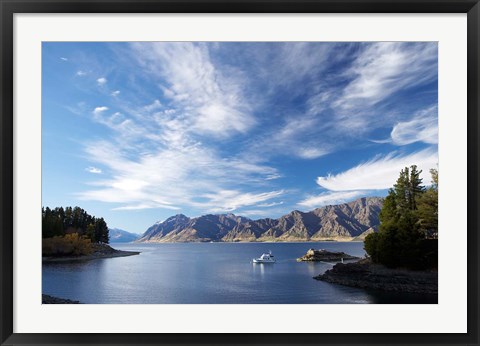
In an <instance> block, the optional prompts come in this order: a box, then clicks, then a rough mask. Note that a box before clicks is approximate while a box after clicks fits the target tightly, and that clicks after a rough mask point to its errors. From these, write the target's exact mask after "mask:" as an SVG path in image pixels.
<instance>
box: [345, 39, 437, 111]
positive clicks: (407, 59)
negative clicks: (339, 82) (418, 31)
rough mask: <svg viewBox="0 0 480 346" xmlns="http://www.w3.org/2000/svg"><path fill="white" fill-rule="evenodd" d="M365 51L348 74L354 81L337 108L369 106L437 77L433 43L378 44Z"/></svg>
mask: <svg viewBox="0 0 480 346" xmlns="http://www.w3.org/2000/svg"><path fill="white" fill-rule="evenodd" d="M366 47H367V48H366V49H365V50H364V51H362V52H361V53H360V55H359V56H358V57H357V58H356V60H355V61H354V63H353V65H352V67H351V68H350V70H349V71H348V74H350V75H351V76H353V77H354V78H353V80H352V81H351V82H350V83H349V84H348V85H347V87H346V88H345V89H344V90H343V95H342V96H341V97H340V98H339V99H338V100H337V101H336V102H335V105H336V106H338V107H342V108H343V109H354V108H358V107H365V106H371V105H373V104H375V103H377V102H379V101H381V100H383V99H385V98H386V97H388V96H390V95H391V94H393V93H395V92H397V91H398V90H401V89H404V88H407V87H408V88H412V87H414V86H416V85H419V84H422V83H425V82H428V81H432V80H433V79H434V78H436V76H437V45H436V44H435V43H425V44H423V43H417V44H415V43H414V44H412V43H403V42H379V43H374V44H371V45H368V46H366Z"/></svg>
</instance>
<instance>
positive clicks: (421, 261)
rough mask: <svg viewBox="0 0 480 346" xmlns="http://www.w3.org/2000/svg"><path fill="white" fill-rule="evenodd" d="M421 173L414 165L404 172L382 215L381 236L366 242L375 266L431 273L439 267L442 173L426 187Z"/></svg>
mask: <svg viewBox="0 0 480 346" xmlns="http://www.w3.org/2000/svg"><path fill="white" fill-rule="evenodd" d="M421 172H422V171H421V170H418V169H417V166H415V165H413V166H411V167H410V168H408V167H406V168H405V169H402V170H401V172H400V176H399V178H398V179H397V182H396V184H395V185H394V187H393V188H392V189H390V191H389V193H388V196H387V197H386V198H385V201H384V204H383V208H382V211H381V212H380V227H379V231H378V233H372V234H369V235H368V236H367V237H366V238H365V251H366V252H367V254H368V255H369V256H370V258H371V259H372V261H373V262H375V263H380V264H384V265H386V266H387V267H390V268H399V267H403V268H410V269H430V268H436V267H437V265H438V241H437V237H438V171H437V170H435V169H432V170H430V173H431V174H432V181H433V184H432V186H430V187H429V188H428V189H426V188H425V186H423V185H422V179H421V178H420V174H421Z"/></svg>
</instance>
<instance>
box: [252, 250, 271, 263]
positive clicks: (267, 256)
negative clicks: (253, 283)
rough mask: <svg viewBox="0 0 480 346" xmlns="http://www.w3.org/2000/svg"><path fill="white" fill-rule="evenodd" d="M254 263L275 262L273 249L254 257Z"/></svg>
mask: <svg viewBox="0 0 480 346" xmlns="http://www.w3.org/2000/svg"><path fill="white" fill-rule="evenodd" d="M253 263H275V257H274V256H273V255H272V251H270V252H269V253H264V254H262V255H261V256H260V257H259V258H254V259H253Z"/></svg>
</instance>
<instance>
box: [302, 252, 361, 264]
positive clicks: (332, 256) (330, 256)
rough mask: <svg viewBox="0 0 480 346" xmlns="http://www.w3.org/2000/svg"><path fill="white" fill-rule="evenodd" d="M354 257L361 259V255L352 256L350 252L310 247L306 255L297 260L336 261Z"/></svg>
mask: <svg viewBox="0 0 480 346" xmlns="http://www.w3.org/2000/svg"><path fill="white" fill-rule="evenodd" d="M353 259H359V257H355V256H351V255H349V254H346V253H345V252H333V251H327V250H325V249H320V250H314V249H309V250H308V251H307V253H306V254H305V255H304V256H302V257H300V258H297V262H318V261H325V262H334V261H342V260H353Z"/></svg>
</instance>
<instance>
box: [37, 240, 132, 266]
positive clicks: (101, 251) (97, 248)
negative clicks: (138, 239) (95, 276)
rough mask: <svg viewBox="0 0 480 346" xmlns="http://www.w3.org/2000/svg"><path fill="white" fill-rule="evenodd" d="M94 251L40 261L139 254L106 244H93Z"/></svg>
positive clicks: (92, 258) (90, 258)
mask: <svg viewBox="0 0 480 346" xmlns="http://www.w3.org/2000/svg"><path fill="white" fill-rule="evenodd" d="M93 246H94V251H93V253H92V254H91V255H84V256H64V257H42V262H69V261H88V260H94V259H101V258H115V257H126V256H134V255H139V254H140V252H137V251H124V250H116V249H114V248H112V247H110V246H109V245H107V244H94V245H93Z"/></svg>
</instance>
